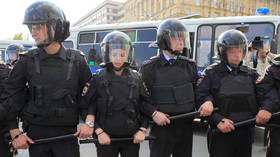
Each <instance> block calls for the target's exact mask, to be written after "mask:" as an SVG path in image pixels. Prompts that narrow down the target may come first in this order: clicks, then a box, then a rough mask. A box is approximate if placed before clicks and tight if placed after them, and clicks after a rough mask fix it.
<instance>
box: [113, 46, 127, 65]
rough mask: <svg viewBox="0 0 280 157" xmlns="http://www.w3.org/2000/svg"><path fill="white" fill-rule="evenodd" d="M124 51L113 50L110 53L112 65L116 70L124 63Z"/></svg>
mask: <svg viewBox="0 0 280 157" xmlns="http://www.w3.org/2000/svg"><path fill="white" fill-rule="evenodd" d="M125 59H126V56H125V50H123V49H113V50H112V52H111V60H112V64H113V66H114V67H116V68H120V67H121V66H122V65H123V64H124V62H125Z"/></svg>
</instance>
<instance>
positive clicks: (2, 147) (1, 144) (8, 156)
mask: <svg viewBox="0 0 280 157" xmlns="http://www.w3.org/2000/svg"><path fill="white" fill-rule="evenodd" d="M0 156H3V157H12V156H13V153H11V152H10V149H9V144H8V142H7V140H6V139H5V133H0Z"/></svg>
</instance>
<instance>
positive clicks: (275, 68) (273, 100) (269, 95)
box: [259, 65, 280, 157]
mask: <svg viewBox="0 0 280 157" xmlns="http://www.w3.org/2000/svg"><path fill="white" fill-rule="evenodd" d="M259 86H260V91H261V92H262V93H261V97H260V100H261V103H262V104H263V105H264V106H266V108H265V109H266V110H267V111H269V112H270V113H274V112H278V111H279V110H280V108H279V99H280V98H279V94H280V66H279V65H272V66H270V67H269V68H268V69H267V71H266V75H265V77H264V78H263V80H262V81H261V82H260V83H259ZM270 123H274V124H278V125H279V124H280V120H279V117H275V118H272V119H271V120H270ZM269 131H270V133H269V139H270V140H269V144H268V149H267V157H276V156H279V154H280V150H279V146H280V128H276V127H275V128H270V130H269Z"/></svg>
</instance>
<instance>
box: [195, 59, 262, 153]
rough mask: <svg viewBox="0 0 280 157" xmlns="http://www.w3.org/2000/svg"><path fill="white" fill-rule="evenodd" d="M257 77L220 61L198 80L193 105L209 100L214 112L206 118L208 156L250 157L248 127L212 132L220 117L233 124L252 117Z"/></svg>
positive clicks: (247, 68)
mask: <svg viewBox="0 0 280 157" xmlns="http://www.w3.org/2000/svg"><path fill="white" fill-rule="evenodd" d="M257 78H258V74H257V72H256V71H255V70H252V69H251V68H249V67H247V66H240V67H238V68H231V67H229V66H227V65H226V64H224V62H222V63H220V64H216V65H212V66H210V67H208V68H206V69H205V71H204V73H203V75H202V77H201V80H199V81H198V87H197V91H196V94H197V102H198V104H199V105H202V104H203V103H204V102H206V101H212V103H213V104H214V107H218V108H219V111H218V112H213V113H212V115H211V116H210V117H209V122H210V128H211V129H210V130H209V132H208V147H209V153H210V157H225V156H226V157H251V151H252V140H253V139H252V138H253V136H252V126H245V127H240V128H235V131H232V132H230V133H221V132H213V129H217V125H218V124H219V122H221V120H222V119H223V118H227V119H230V120H232V121H233V122H234V123H235V122H239V121H243V120H247V119H250V118H254V117H255V115H256V113H257V110H258V105H257V99H256V91H257V87H256V80H257Z"/></svg>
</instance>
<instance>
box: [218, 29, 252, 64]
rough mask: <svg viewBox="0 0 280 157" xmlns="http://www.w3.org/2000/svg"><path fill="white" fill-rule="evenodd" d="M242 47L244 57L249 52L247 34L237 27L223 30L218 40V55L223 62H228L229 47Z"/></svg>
mask: <svg viewBox="0 0 280 157" xmlns="http://www.w3.org/2000/svg"><path fill="white" fill-rule="evenodd" d="M235 47H240V48H242V49H243V57H244V56H245V55H246V54H247V51H248V45H247V38H246V36H245V35H244V34H243V33H242V32H240V31H238V30H235V29H232V30H228V31H225V32H223V33H222V34H221V35H220V36H219V38H218V40H217V50H218V55H219V57H220V59H221V61H222V62H225V63H228V60H227V53H226V51H227V49H228V48H235Z"/></svg>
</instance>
